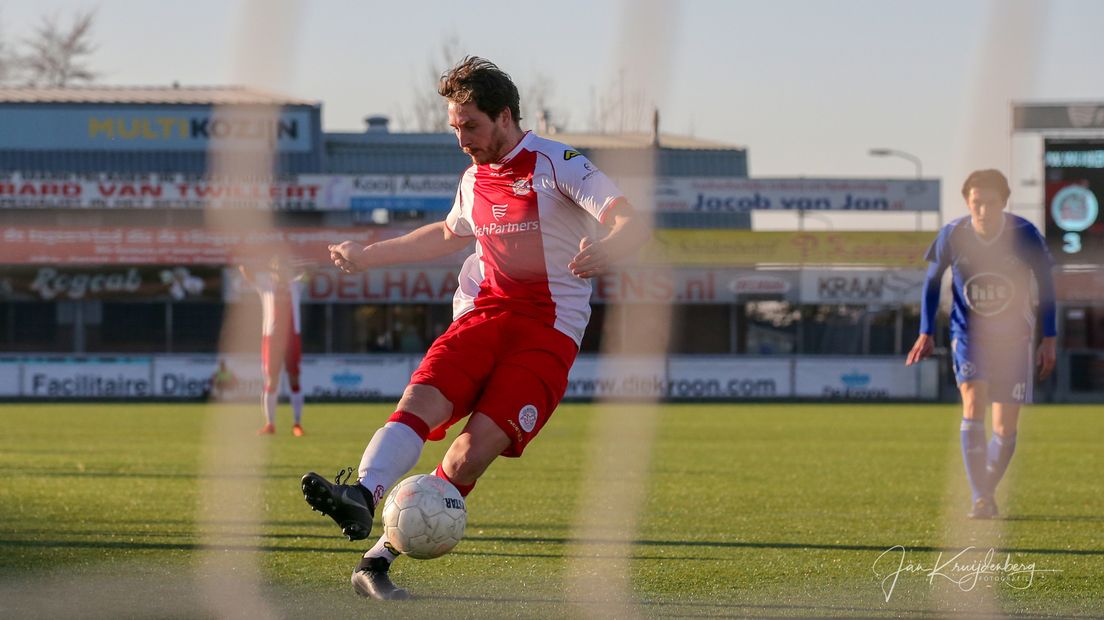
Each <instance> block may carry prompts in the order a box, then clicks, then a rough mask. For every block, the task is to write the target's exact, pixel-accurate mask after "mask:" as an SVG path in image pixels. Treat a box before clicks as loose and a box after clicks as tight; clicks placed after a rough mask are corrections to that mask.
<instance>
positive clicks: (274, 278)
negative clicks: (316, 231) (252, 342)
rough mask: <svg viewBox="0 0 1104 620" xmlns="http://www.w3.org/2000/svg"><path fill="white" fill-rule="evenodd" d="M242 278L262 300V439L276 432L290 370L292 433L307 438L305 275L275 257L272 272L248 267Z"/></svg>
mask: <svg viewBox="0 0 1104 620" xmlns="http://www.w3.org/2000/svg"><path fill="white" fill-rule="evenodd" d="M238 270H239V271H240V272H241V274H242V277H243V278H244V279H245V281H246V282H248V283H249V284H250V285H251V286H252V287H253V288H255V289H256V290H257V294H258V295H260V296H261V367H262V369H263V372H264V392H263V393H262V395H261V406H262V407H263V411H264V416H265V425H264V426H263V427H261V430H259V431H257V434H258V435H272V434H274V433H275V432H276V401H277V392H278V391H279V389H280V370H282V369H284V370H287V377H288V387H289V388H291V409H292V413H293V416H294V424H293V425H292V427H291V433H292V434H293V435H295V436H296V437H302V436H303V425H302V422H303V392H302V391H300V389H299V363H300V361H301V360H302V357H303V345H302V341H301V339H300V336H299V334H300V318H299V301H300V298H301V293H300V291H299V280H300V279H302V278H303V276H304V275H306V274H304V273H299V274H297V275H296V274H293V273H292V271H291V268H290V266H289V265H288V263H287V260H286V259H284V258H282V257H280V256H275V257H273V258H272V261H271V262H270V263H269V269H268V270H267V271H262V272H259V273H253V272H252V270H250V269H249V268H248V267H246V266H245V265H241V266H239V267H238Z"/></svg>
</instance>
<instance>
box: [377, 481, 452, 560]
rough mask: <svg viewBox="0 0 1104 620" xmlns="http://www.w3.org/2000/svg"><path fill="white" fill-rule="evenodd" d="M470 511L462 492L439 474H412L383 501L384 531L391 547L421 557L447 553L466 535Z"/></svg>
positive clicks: (421, 558)
mask: <svg viewBox="0 0 1104 620" xmlns="http://www.w3.org/2000/svg"><path fill="white" fill-rule="evenodd" d="M467 523H468V510H467V508H465V507H464V498H463V497H461V496H460V491H458V490H457V489H456V487H454V486H452V485H451V484H449V482H448V481H447V480H442V479H441V478H438V477H437V476H429V475H425V474H422V475H419V476H411V477H409V478H407V479H406V480H403V481H402V482H400V483H399V484H397V485H395V488H393V489H391V493H390V494H389V495H388V496H387V501H386V502H384V504H383V533H384V534H385V535H386V536H387V540H388V541H389V542H390V543H391V546H393V547H395V549H397V550H398V551H401V552H402V553H404V554H406V555H409V556H410V557H412V558H416V559H419V560H429V559H432V558H439V557H441V556H442V555H445V554H446V553H448V552H449V551H451V550H452V548H453V547H455V546H456V543H458V542H460V539H461V538H463V537H464V526H465V525H467Z"/></svg>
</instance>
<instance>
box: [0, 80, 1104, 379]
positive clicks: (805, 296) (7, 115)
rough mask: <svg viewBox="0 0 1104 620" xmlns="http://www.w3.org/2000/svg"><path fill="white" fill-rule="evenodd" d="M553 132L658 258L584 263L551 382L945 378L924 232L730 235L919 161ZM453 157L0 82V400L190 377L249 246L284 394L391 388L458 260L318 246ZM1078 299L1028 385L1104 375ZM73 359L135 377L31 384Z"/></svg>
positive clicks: (279, 107) (251, 103)
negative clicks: (261, 211) (643, 316)
mask: <svg viewBox="0 0 1104 620" xmlns="http://www.w3.org/2000/svg"><path fill="white" fill-rule="evenodd" d="M273 111H274V112H273ZM553 137H554V138H556V139H558V140H560V141H563V142H565V143H568V144H571V145H573V146H575V147H576V148H579V149H580V150H581V151H583V152H584V153H585V154H586V155H587V156H588V157H590V158H591V159H593V160H594V161H596V162H597V163H598V164H599V166H600V167H602V169H603V170H605V171H607V173H609V174H610V176H612V177H614V178H615V179H617V180H618V181H619V183H621V184H622V186H623V187H624V188H626V191H627V192H628V193H629V195H630V197H631V198H632V199H633V201H634V203H635V204H637V205H638V206H641V207H642V208H654V210H655V216H656V222H657V226H658V231H657V235H656V241H655V243H653V244H652V246H650V247H648V248H647V249H646V250H645V251H644V256H643V262H644V263H645V264H647V263H648V262H654V263H655V264H656V265H660V264H664V265H667V264H669V265H671V266H672V269H670V270H666V269H649V268H647V266H644V267H641V268H634V269H630V270H628V271H625V272H622V273H617V274H611V275H608V276H603V277H602V278H599V279H597V280H596V281H595V295H594V316H593V319H592V322H591V326H590V328H589V330H588V332H587V334H586V336H585V338H584V342H583V355H582V356H581V357H580V361H579V363H578V364H577V368H576V370H575V371H574V372H573V375H572V377H573V381H572V385H571V386H570V387H569V396H574V397H593V396H604V395H622V396H633V395H644V394H650V393H655V392H658V393H659V394H660V395H663V396H668V397H672V398H724V399H740V398H756V399H763V398H789V397H802V398H825V397H830V398H849V399H854V398H903V399H934V398H939V397H940V396H941V395H942V394H945V393H946V392H947V390H946V388H947V381H948V378H947V377H948V373H947V372H946V369H945V368H941V365H940V363H937V362H933V363H930V364H926V365H922V366H921V368H920V369H919V370H917V369H905V368H904V367H903V364H902V360H903V356H904V354H905V352H906V351H907V348H908V347H909V346H910V345H911V343H912V340H913V339H914V338H915V334H916V331H917V328H918V322H919V321H918V299H919V287H920V283H921V281H922V277H923V273H922V270H923V268H924V264H923V254H924V251H925V249H926V247H927V245H928V243H929V242H930V240H931V238H932V237H933V235H934V233H933V232H932V231H923V232H919V231H891V232H880V233H870V232H857V231H827V232H815V233H814V232H807V231H801V230H791V231H772V232H760V231H753V230H751V221H752V218H751V213H752V212H753V211H756V210H780V211H795V212H800V213H805V212H806V211H808V212H812V211H832V210H851V211H854V210H863V211H870V212H872V213H873V212H901V211H913V210H915V211H918V212H921V211H928V212H932V211H935V212H938V210H939V198H938V196H939V182H938V181H934V180H923V181H918V180H891V179H753V178H748V162H747V157H748V155H747V151H746V150H745V149H743V148H740V147H736V146H732V145H725V144H719V143H715V142H711V141H707V140H700V139H695V138H687V137H679V136H668V135H663V134H660V133H659V132H658V131H655V132H652V133H647V134H629V135H616V136H611V135H597V134H559V135H555V136H553ZM267 149H271V150H272V151H273V153H274V155H275V157H274V161H273V174H272V176H271V177H265V178H256V179H253V178H245V179H243V178H220V177H218V176H216V175H212V174H210V173H209V172H208V171H209V170H211V169H212V168H214V161H215V160H216V159H217V157H218V154H219V153H220V152H224V151H228V150H245V151H249V150H267ZM468 163H469V162H468V158H467V157H466V156H465V155H464V154H463V153H462V152H460V151H459V149H457V148H456V144H455V140H454V138H453V137H452V136H451V135H450V134H414V133H393V132H390V131H388V128H387V124H386V119H383V118H382V117H370V118H369V119H367V124H366V128H365V130H364V131H362V132H329V133H328V132H324V131H323V130H322V107H321V105H320V104H319V103H317V102H312V101H303V100H296V99H291V98H287V97H282V96H276V95H272V94H268V93H262V92H257V91H253V90H248V89H240V88H70V89H22V88H17V89H2V90H0V230H2V231H3V232H2V234H3V245H2V246H0V247H2V249H0V299H2V303H0V351H2V352H3V355H4V358H3V360H2V363H0V397H51V398H56V397H104V396H125V395H130V396H148V397H158V398H178V397H195V396H198V395H200V394H201V393H202V387H203V382H204V381H205V380H206V378H208V377H209V376H210V374H211V372H212V371H213V369H214V366H215V364H216V359H217V358H216V351H218V345H219V336H220V330H221V328H222V319H223V316H224V315H225V310H226V308H227V305H228V304H253V305H255V304H256V303H257V301H256V295H254V294H253V293H252V292H251V291H250V290H243V289H242V285H241V282H240V281H239V278H238V277H237V272H236V270H235V269H234V266H235V264H236V262H237V261H238V260H240V257H241V256H244V255H246V254H252V255H256V253H257V252H256V251H257V250H258V249H262V250H263V247H264V246H265V244H266V243H270V242H273V241H278V242H279V243H281V244H283V245H284V246H285V247H288V248H290V249H291V251H292V252H293V253H294V254H295V255H296V258H297V259H299V261H300V262H301V263H302V264H304V265H307V266H308V268H307V270H308V276H307V278H306V282H305V288H304V291H305V295H304V299H305V303H304V306H303V309H302V316H303V339H304V340H303V343H304V353H305V354H306V360H305V364H304V369H303V371H304V382H305V384H306V386H307V393H308V396H315V397H326V398H342V397H356V398H364V397H390V396H392V395H395V394H398V393H399V392H400V391H401V389H402V387H403V385H405V382H406V380H407V378H408V377H409V373H410V370H411V368H412V367H413V364H416V363H417V361H418V359H419V358H420V354H421V353H422V352H424V350H425V349H426V347H427V346H428V344H429V342H431V341H432V339H433V338H434V337H435V336H436V335H437V334H439V333H440V332H441V331H443V330H444V328H445V327H446V326H447V325H448V323H449V321H450V319H451V297H452V291H453V290H454V288H455V280H456V269H457V267H458V266H459V263H460V258H461V257H459V256H454V257H448V258H446V259H442V260H439V261H435V262H433V263H428V264H422V265H417V266H406V267H402V266H400V267H393V268H388V269H383V270H377V271H373V272H371V273H367V274H356V275H348V274H341V273H339V272H337V271H336V270H334V269H332V268H329V267H328V265H327V264H326V263H327V256H326V251H325V246H326V244H327V243H330V242H336V241H340V240H343V239H346V238H353V239H356V240H358V241H361V242H369V241H372V240H377V239H383V238H388V237H391V236H395V235H398V234H401V233H402V232H405V231H407V230H410V229H412V228H414V227H416V226H419V225H421V224H424V223H426V222H429V221H435V220H438V219H441V218H442V217H443V216H444V214H445V212H447V210H448V209H449V207H450V206H451V203H452V199H453V195H454V193H455V187H456V181H457V179H458V177H459V175H460V173H461V172H462V171H463V170H464V169H465V168H466V167H467V165H468ZM258 200H261V201H263V202H264V203H265V204H266V205H267V207H266V208H271V209H272V210H273V215H274V220H275V223H276V225H277V231H278V236H279V238H278V239H275V240H273V239H270V238H264V237H263V236H261V235H252V234H250V231H241V233H240V234H236V235H229V234H224V233H218V234H216V233H215V232H213V231H212V230H210V229H209V228H207V227H206V225H205V222H206V215H205V214H206V213H208V212H210V210H214V209H236V208H253V205H255V204H256V202H257V201H258ZM246 249H249V250H252V251H251V252H247V251H245V250H246ZM1086 274H1088V275H1086ZM1070 277H1071V278H1074V280H1069V279H1062V280H1061V281H1060V290H1063V291H1067V292H1068V291H1072V290H1083V289H1082V288H1081V287H1078V286H1075V285H1074V286H1072V288H1071V284H1070V282H1079V281H1080V280H1076V279H1077V278H1096V280H1094V281H1093V283H1094V286H1095V287H1096V290H1101V289H1104V286H1101V284H1102V281H1101V278H1100V276H1099V274H1098V273H1097V272H1094V271H1084V270H1082V271H1079V272H1078V273H1077V275H1076V276H1070ZM945 297H946V296H945ZM1102 302H1104V300H1101V299H1097V298H1093V299H1088V300H1085V299H1076V300H1075V299H1072V298H1067V299H1065V300H1064V301H1063V302H1062V303H1063V309H1064V311H1063V313H1062V316H1063V317H1064V321H1063V322H1065V323H1068V324H1069V328H1070V329H1071V330H1073V331H1075V332H1076V333H1077V334H1079V335H1078V336H1077V338H1079V340H1078V341H1077V347H1075V348H1076V352H1077V355H1080V356H1083V358H1084V359H1083V362H1084V364H1082V361H1078V362H1077V364H1078V365H1077V368H1076V369H1075V371H1071V372H1072V375H1073V376H1075V377H1076V380H1073V381H1071V380H1070V379H1069V377H1070V376H1071V373H1070V372H1067V373H1065V375H1064V378H1063V379H1061V380H1060V382H1059V383H1058V384H1056V385H1054V386H1052V387H1051V395H1052V397H1055V398H1060V399H1070V398H1077V397H1078V394H1090V395H1091V394H1099V393H1100V392H1104V372H1102V371H1101V369H1100V367H1099V366H1098V365H1099V362H1097V361H1094V360H1099V359H1100V358H1101V355H1100V351H1101V350H1104V322H1102V321H1104V311H1102V310H1101V307H1100V306H1101V304H1102ZM641 304H671V305H672V306H673V309H674V313H673V316H674V320H673V325H672V330H673V331H672V339H671V348H670V351H669V352H659V351H648V350H641V349H639V348H638V347H635V346H634V343H631V342H626V341H625V339H622V338H619V337H618V334H616V333H614V330H609V329H605V325H606V323H607V322H610V323H611V324H616V323H617V322H616V321H609V319H610V318H611V317H612V316H613V315H614V314H615V313H626V312H631V309H632V308H635V307H639V306H640V305H641ZM257 316H258V317H259V311H258V314H257ZM259 332H260V330H259V328H258V330H257V338H256V341H257V342H256V343H254V344H255V345H256V348H258V349H259V341H260V334H259ZM1063 333H1066V330H1063ZM941 337H943V336H941ZM1067 346H1068V343H1067ZM599 350H605V351H614V352H618V353H623V354H626V355H633V356H655V355H666V358H667V362H666V364H665V372H664V374H663V376H654V375H648V376H639V377H607V376H604V375H603V371H602V369H601V368H600V366H599V364H598V363H597V361H596V359H595V358H594V356H593V354H595V353H596V352H598V351H599ZM254 351H255V350H243V351H230V352H224V353H225V354H226V355H227V356H228V358H229V359H230V360H231V362H232V363H233V364H236V367H237V368H239V369H240V373H242V374H249V373H254V374H258V373H259V369H258V368H255V367H256V366H257V364H256V360H255V359H254V358H256V357H257V356H256V354H255V352H254ZM1084 356H1088V357H1084ZM1077 359H1078V360H1082V358H1077ZM1064 363H1066V364H1067V368H1068V365H1069V364H1070V363H1071V362H1070V360H1069V359H1065V361H1064ZM1081 368H1088V370H1084V371H1082V370H1080V369H1081ZM1078 373H1080V374H1078ZM78 376H81V377H85V376H102V377H108V378H112V379H114V378H119V377H122V378H131V377H133V378H134V380H135V381H138V382H139V383H141V382H142V381H144V382H145V384H144V385H145V387H144V388H142V389H138V388H135V391H133V392H128V393H127V394H115V393H108V392H105V391H102V390H101V391H99V392H97V391H96V390H94V389H92V388H88V389H87V390H85V391H81V390H76V389H75V388H74V390H75V391H74V390H69V391H66V389H67V388H64V387H60V388H56V389H51V388H49V387H48V386H49V385H51V383H50V381H49V379H51V378H55V379H58V378H60V379H58V380H59V381H60V383H57V382H55V383H56V384H57V385H61V386H65V385H70V386H74V385H77V384H78V383H80V382H78V381H76V380H75V379H74V380H73V381H70V382H68V383H66V382H65V381H64V380H63V379H65V378H67V377H68V378H70V379H73V378H75V377H78ZM1060 376H1062V375H1060ZM36 377H45V378H46V379H43V380H36ZM102 384H103V383H102V382H101V383H99V384H97V385H102ZM81 385H88V384H87V382H86V383H82V384H81ZM128 385H129V384H128ZM44 386H47V387H44ZM249 396H250V397H251V396H252V393H250V394H249Z"/></svg>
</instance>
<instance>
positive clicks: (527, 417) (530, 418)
mask: <svg viewBox="0 0 1104 620" xmlns="http://www.w3.org/2000/svg"><path fill="white" fill-rule="evenodd" d="M518 423H519V424H521V430H523V431H525V432H526V433H531V432H533V429H534V428H536V427H537V408H536V406H535V405H525V406H524V407H522V408H521V411H519V412H518Z"/></svg>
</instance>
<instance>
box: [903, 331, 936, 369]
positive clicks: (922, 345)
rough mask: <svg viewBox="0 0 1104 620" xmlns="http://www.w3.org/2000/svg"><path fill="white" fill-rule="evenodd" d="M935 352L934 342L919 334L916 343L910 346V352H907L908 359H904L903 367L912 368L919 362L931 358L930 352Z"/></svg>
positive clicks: (929, 337)
mask: <svg viewBox="0 0 1104 620" xmlns="http://www.w3.org/2000/svg"><path fill="white" fill-rule="evenodd" d="M934 350H935V340H934V339H933V338H932V337H931V336H930V335H928V334H920V336H919V337H918V338H917V339H916V343H915V344H913V345H912V350H911V351H909V354H908V357H907V358H906V359H905V366H912V365H913V364H915V363H917V362H919V361H920V360H924V359H927V358H929V357H931V354H932V351H934Z"/></svg>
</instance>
